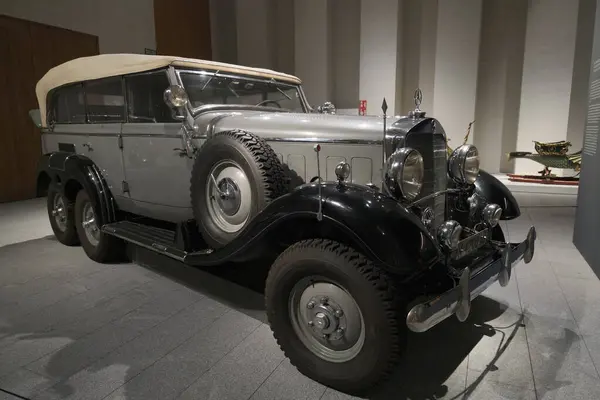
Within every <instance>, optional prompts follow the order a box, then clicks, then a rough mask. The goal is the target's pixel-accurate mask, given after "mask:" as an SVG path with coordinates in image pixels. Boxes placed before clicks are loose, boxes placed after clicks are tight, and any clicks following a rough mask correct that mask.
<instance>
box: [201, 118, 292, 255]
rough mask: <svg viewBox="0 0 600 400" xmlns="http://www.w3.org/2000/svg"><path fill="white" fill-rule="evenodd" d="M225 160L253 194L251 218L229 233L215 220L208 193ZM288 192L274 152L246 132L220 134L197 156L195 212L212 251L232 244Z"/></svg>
mask: <svg viewBox="0 0 600 400" xmlns="http://www.w3.org/2000/svg"><path fill="white" fill-rule="evenodd" d="M224 160H230V161H232V162H233V163H235V165H236V166H239V168H240V169H241V170H242V171H243V172H244V174H245V175H246V177H247V180H248V182H249V186H250V191H251V195H250V196H251V202H250V206H249V207H250V211H249V217H248V218H247V220H246V222H245V223H244V225H243V226H242V227H241V228H239V229H237V230H235V231H229V232H228V231H226V230H225V229H223V228H221V227H220V226H219V225H218V223H217V222H216V221H215V220H214V218H212V217H211V215H210V213H209V207H210V205H209V201H208V200H207V193H206V190H207V183H208V182H209V180H210V179H211V177H210V174H211V171H212V170H213V168H215V166H217V165H218V164H219V163H221V162H222V161H224ZM215 179H216V178H215ZM285 192H286V179H285V175H284V171H283V167H282V165H281V162H280V161H279V159H278V158H277V155H276V154H275V152H274V151H273V149H272V148H271V147H270V146H269V145H268V144H267V143H266V142H265V141H264V140H263V139H261V138H259V137H257V136H256V135H253V134H251V133H248V132H245V131H242V130H233V131H225V132H219V133H217V134H215V135H214V136H213V137H211V138H210V139H208V140H207V141H206V142H205V143H204V145H203V146H202V147H201V148H200V150H199V151H198V153H197V155H196V159H195V161H194V166H193V168H192V176H191V201H192V208H193V213H194V218H195V219H196V222H197V224H198V229H199V231H200V233H201V234H202V237H203V238H204V240H205V241H206V243H207V244H208V245H209V246H211V247H212V248H220V247H223V246H225V245H226V244H227V243H229V242H230V241H232V240H233V239H234V238H235V237H237V235H238V234H239V232H240V231H241V230H243V228H244V227H245V226H247V224H248V223H249V222H250V221H251V220H252V218H253V217H254V216H256V214H258V212H259V211H261V210H262V209H263V208H264V207H266V206H267V204H268V203H269V202H271V201H272V200H274V199H276V198H277V197H279V196H281V195H282V194H284V193H285Z"/></svg>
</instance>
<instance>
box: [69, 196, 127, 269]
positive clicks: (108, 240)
mask: <svg viewBox="0 0 600 400" xmlns="http://www.w3.org/2000/svg"><path fill="white" fill-rule="evenodd" d="M86 206H90V207H92V210H93V212H94V214H95V215H96V218H97V215H98V212H97V210H95V209H94V206H93V203H92V202H91V200H90V197H89V195H88V193H87V192H86V191H85V190H80V191H79V193H77V198H76V199H75V227H76V228H77V236H78V237H79V241H80V242H81V246H82V247H83V250H84V251H85V253H86V254H87V256H88V257H89V258H90V259H92V260H94V261H96V262H99V263H108V262H114V261H121V260H122V259H124V256H125V243H124V242H123V241H122V240H120V239H118V238H116V237H114V236H110V235H107V234H105V233H103V232H101V231H100V228H101V226H100V225H99V224H97V229H98V236H97V243H93V242H92V241H90V239H89V238H88V235H87V234H86V232H85V228H84V224H83V222H84V211H85V208H86Z"/></svg>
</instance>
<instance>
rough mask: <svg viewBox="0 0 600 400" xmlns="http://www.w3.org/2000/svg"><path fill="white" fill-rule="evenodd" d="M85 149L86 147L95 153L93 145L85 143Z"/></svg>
mask: <svg viewBox="0 0 600 400" xmlns="http://www.w3.org/2000/svg"><path fill="white" fill-rule="evenodd" d="M83 147H86V148H87V150H88V151H94V149H93V147H92V145H91V144H89V143H84V144H83Z"/></svg>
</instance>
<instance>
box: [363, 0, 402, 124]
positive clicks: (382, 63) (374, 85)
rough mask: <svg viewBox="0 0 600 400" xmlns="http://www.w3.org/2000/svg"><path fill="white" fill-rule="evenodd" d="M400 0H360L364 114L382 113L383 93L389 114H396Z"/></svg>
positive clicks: (399, 72) (400, 74)
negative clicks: (365, 103)
mask: <svg viewBox="0 0 600 400" xmlns="http://www.w3.org/2000/svg"><path fill="white" fill-rule="evenodd" d="M401 12H402V7H401V4H400V0H379V1H376V2H374V1H370V0H361V9H360V83H359V85H360V86H359V96H360V100H366V101H367V114H369V115H381V113H382V111H381V103H382V100H383V98H384V97H385V99H386V102H387V104H388V107H389V111H388V114H395V113H396V112H397V111H398V110H396V98H397V96H396V93H397V90H398V88H397V86H398V83H397V79H400V80H401V79H402V75H403V74H402V72H401V70H400V71H399V69H398V57H399V52H398V50H399V47H401V45H402V39H401V38H400V34H401V30H399V29H398V25H399V16H400V15H401Z"/></svg>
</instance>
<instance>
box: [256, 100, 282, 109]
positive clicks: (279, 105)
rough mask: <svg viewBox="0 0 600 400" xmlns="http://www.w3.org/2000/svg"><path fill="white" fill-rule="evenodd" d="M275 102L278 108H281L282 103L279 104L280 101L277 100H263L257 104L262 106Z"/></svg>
mask: <svg viewBox="0 0 600 400" xmlns="http://www.w3.org/2000/svg"><path fill="white" fill-rule="evenodd" d="M269 103H271V104H275V105H276V106H277V108H281V104H279V102H278V101H277V100H263V101H261V102H260V103H258V104H257V106H262V105H265V104H269Z"/></svg>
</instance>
